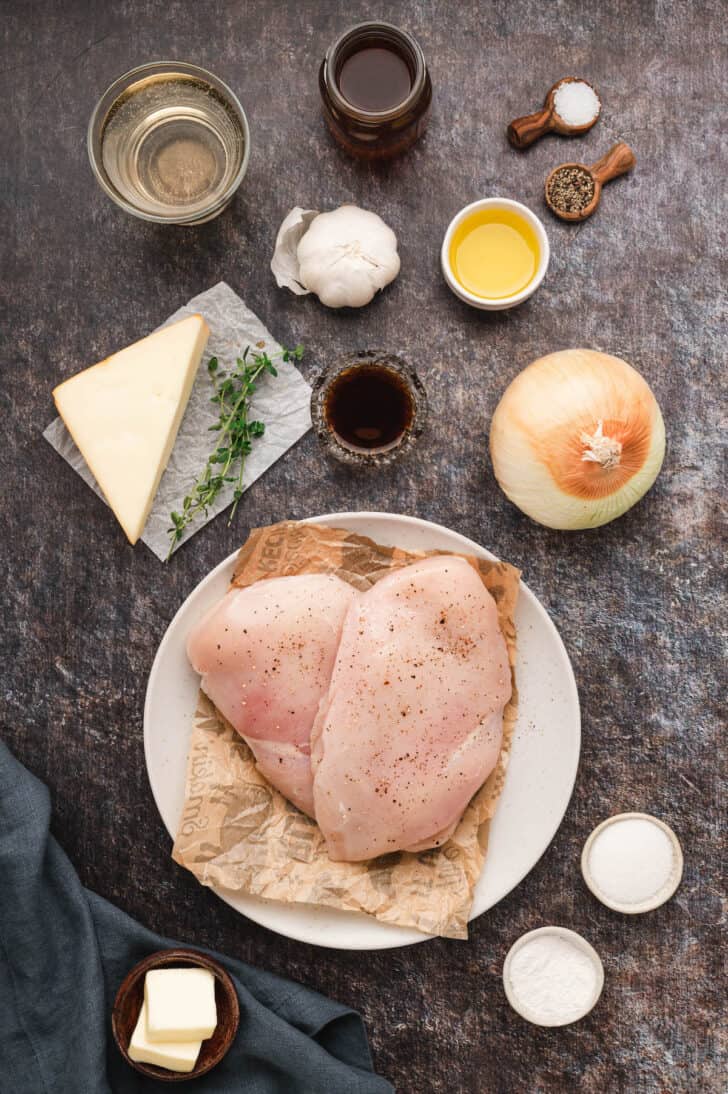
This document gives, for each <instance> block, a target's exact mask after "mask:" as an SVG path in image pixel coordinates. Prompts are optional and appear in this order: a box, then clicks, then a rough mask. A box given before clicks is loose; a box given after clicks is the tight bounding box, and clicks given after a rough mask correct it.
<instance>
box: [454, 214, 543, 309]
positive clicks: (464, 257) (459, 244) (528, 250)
mask: <svg viewBox="0 0 728 1094" xmlns="http://www.w3.org/2000/svg"><path fill="white" fill-rule="evenodd" d="M449 257H450V266H451V268H452V272H453V273H454V275H455V277H456V278H457V280H458V281H459V282H460V284H461V285H462V286H463V288H464V289H467V291H468V292H471V293H473V294H474V295H475V296H480V297H482V298H483V299H484V300H503V299H505V298H506V297H508V296H515V294H516V293H519V292H521V291H522V290H523V289H525V288H526V286H527V285H529V284H530V283H531V281H533V279H534V277H535V276H536V271H537V270H538V264H539V259H540V250H539V245H538V238H537V236H536V233H535V231H534V229H533V228H532V227H531V225H530V224H529V222H528V221H527V220H526V219H525V218H524V217H523V216H521V214H520V213H517V212H516V211H515V210H513V209H508V208H506V207H503V208H498V207H497V206H495V207H493V206H491V207H488V208H485V209H476V210H475V211H474V212H473V213H471V214H470V216H467V217H465V219H464V220H463V221H461V223H460V224H458V226H457V228H456V229H455V231H454V233H453V237H452V242H451V243H450V255H449Z"/></svg>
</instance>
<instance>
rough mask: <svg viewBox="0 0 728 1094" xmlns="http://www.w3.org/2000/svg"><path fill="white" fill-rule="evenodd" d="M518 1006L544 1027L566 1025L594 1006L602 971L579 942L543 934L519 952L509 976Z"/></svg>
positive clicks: (527, 943)
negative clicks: (600, 971)
mask: <svg viewBox="0 0 728 1094" xmlns="http://www.w3.org/2000/svg"><path fill="white" fill-rule="evenodd" d="M508 977H509V981H510V988H511V991H512V993H513V995H514V997H515V999H516V1000H517V1001H518V1003H519V1004H520V1005H521V1006H522V1007H523V1008H524V1009H525V1010H526V1011H527V1012H529V1013H531V1014H532V1015H533V1017H534V1018H535V1020H536V1021H538V1022H540V1023H541V1024H543V1025H554V1026H556V1025H559V1026H561V1025H566V1024H567V1023H568V1022H575V1021H576V1020H577V1018H581V1017H583V1015H584V1014H586V1013H587V1011H589V1010H590V1009H591V1007H592V1005H593V1003H594V996H595V993H596V991H597V986H598V982H599V970H598V969H597V967H596V965H595V963H594V960H593V959H592V958H591V957H590V956H589V954H588V953H585V951H584V950H582V949H581V948H580V947H579V946H578V945H577V944H576V943H574V942H571V941H570V940H569V939H568V938H565V937H563V936H560V935H555V934H541V935H538V936H537V937H535V938H532V939H531V940H530V941H529V942H526V943H524V945H523V946H521V947H519V949H517V950H515V952H514V954H513V957H512V958H511V961H510V968H509V973H508Z"/></svg>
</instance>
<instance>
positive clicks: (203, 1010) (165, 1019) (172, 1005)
mask: <svg viewBox="0 0 728 1094" xmlns="http://www.w3.org/2000/svg"><path fill="white" fill-rule="evenodd" d="M144 1001H145V1003H146V1005H147V1036H148V1038H149V1040H150V1041H152V1042H155V1041H174V1042H179V1041H203V1040H204V1039H205V1038H206V1037H211V1036H212V1034H213V1032H214V1030H215V1026H216V1025H217V1007H216V1005H215V977H214V976H213V975H212V973H211V972H208V970H207V969H189V968H185V969H152V970H151V971H150V972H148V973H147V975H146V977H145V980H144Z"/></svg>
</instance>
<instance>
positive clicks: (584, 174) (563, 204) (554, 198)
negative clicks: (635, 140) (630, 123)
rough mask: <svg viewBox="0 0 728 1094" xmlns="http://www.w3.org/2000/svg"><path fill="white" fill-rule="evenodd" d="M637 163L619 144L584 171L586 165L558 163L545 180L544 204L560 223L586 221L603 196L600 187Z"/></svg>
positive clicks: (630, 151) (630, 153) (630, 150)
mask: <svg viewBox="0 0 728 1094" xmlns="http://www.w3.org/2000/svg"><path fill="white" fill-rule="evenodd" d="M636 162H637V159H636V157H635V154H634V152H633V151H632V149H631V148H630V147H629V145H628V144H625V143H624V141H620V142H619V143H618V144H615V145H614V146H613V147H612V148H610V149H609V151H608V152H607V153H606V154H605V155H604V156H602V158H601V159H600V160H597V162H596V163H593V164H592V165H591V167H587V165H586V164H585V163H561V164H559V166H558V167H554V169H553V171H551V172H550V174H549V176H548V178H547V179H546V186H545V193H546V204H547V205H548V207H549V209H550V210H551V212H552V213H555V214H556V216H557V217H561V219H562V220H586V218H587V217H590V216H591V215H592V213H593V212H594V210H595V209H596V207H597V205H598V204H599V200H600V198H601V196H602V186H604V184H605V183H607V182H611V180H612V179H616V178H618V177H619V176H620V175H624V174H626V172H627V171H631V170H632V168H633V167H634V165H635V164H636Z"/></svg>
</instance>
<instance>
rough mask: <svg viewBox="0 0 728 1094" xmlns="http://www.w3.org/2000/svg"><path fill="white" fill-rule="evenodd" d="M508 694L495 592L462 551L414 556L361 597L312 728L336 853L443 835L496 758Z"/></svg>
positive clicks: (319, 791)
mask: <svg viewBox="0 0 728 1094" xmlns="http://www.w3.org/2000/svg"><path fill="white" fill-rule="evenodd" d="M510 695H511V676H510V669H509V665H508V654H507V650H506V644H505V641H504V639H503V635H502V634H501V631H500V627H499V626H498V616H497V611H496V606H495V601H494V600H493V598H492V597H491V595H490V593H489V592H488V591H487V589H486V588H485V586H484V585H483V583H482V581H481V580H480V578H479V576H478V574H477V572H476V571H475V569H474V568H473V567H472V566H471V565H470V564H469V563H467V562H466V561H465V560H464V559H461V558H453V557H451V556H442V557H433V558H429V559H426V560H424V561H422V562H416V563H414V564H413V565H411V566H407V567H404V568H403V569H401V570H396V571H394V572H393V573H391V574H389V575H387V576H386V577H384V578H382V580H381V581H379V582H378V583H377V584H376V585H375V586H374V587H373V588H372V589H370V590H369V592H367V593H365V594H364V595H363V596H359V597H357V598H356V599H355V600H353V601H352V603H351V604H350V605H349V609H348V612H347V616H346V620H345V622H344V629H343V633H342V637H341V644H340V646H339V652H338V655H337V658H336V664H335V666H334V671H333V676H332V680H331V686H330V687H329V691H328V695H327V696H326V698H325V699H324V700H323V702H322V704H321V709H320V712H319V715H318V718H317V719H316V722H315V724H314V728H313V732H312V737H311V749H312V756H311V762H312V767H313V771H314V804H315V808H316V820H317V821H318V824H319V827H320V828H321V831H322V832H323V834H324V836H325V838H326V843H327V847H328V851H329V855H330V857H331V858H332V859H334V860H343V861H349V862H357V861H360V860H363V859H369V858H373V857H374V856H376V855H381V854H384V853H386V852H389V851H397V850H407V851H420V850H423V849H425V848H427V847H433V846H439V845H440V844H441V843H444V841H445V840H446V839H447V838H448V837H449V836H450V835H451V833H452V832H453V830H454V828H455V826H456V825H457V823H458V821H459V820H460V817H461V816H462V813H463V811H464V810H465V807H466V805H467V804H468V802H469V801H470V799H471V798H472V796H473V794H475V792H476V791H477V790H478V789H479V788H480V787H481V786H482V784H483V783H484V782H485V780H486V779H487V777H488V775H489V774H490V772H491V771H492V770H493V768H494V766H495V764H496V761H497V759H498V754H499V751H500V744H501V737H502V732H503V708H504V706H505V705H506V703H507V702H508V700H509V698H510Z"/></svg>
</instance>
